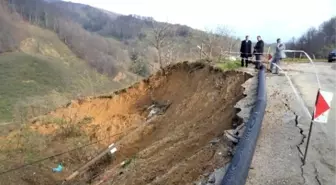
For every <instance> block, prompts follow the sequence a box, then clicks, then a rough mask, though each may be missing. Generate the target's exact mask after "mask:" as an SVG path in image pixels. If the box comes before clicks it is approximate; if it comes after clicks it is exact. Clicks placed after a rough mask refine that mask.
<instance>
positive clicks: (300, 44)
mask: <svg viewBox="0 0 336 185" xmlns="http://www.w3.org/2000/svg"><path fill="white" fill-rule="evenodd" d="M287 48H291V49H297V50H304V51H306V52H307V53H308V54H309V55H311V56H315V57H316V58H326V57H327V56H328V53H329V52H330V51H331V50H333V49H336V17H332V18H330V19H329V20H327V21H325V22H323V23H322V24H321V25H320V26H319V27H318V28H315V27H312V28H309V29H308V30H307V31H306V32H305V33H304V34H303V35H301V36H300V37H299V38H294V37H293V38H292V40H291V41H289V43H288V45H287Z"/></svg>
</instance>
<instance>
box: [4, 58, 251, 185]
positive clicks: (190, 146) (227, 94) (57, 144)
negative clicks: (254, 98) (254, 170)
mask: <svg viewBox="0 0 336 185" xmlns="http://www.w3.org/2000/svg"><path fill="white" fill-rule="evenodd" d="M250 77H251V76H250V75H249V74H247V73H243V72H237V71H227V72H223V71H222V70H220V69H218V68H214V67H212V66H209V65H207V64H203V63H187V62H184V63H179V64H176V65H172V66H168V67H167V68H165V69H164V72H158V73H157V74H155V75H152V76H150V77H149V78H148V79H145V80H143V81H141V82H139V83H136V84H134V85H133V86H131V87H129V88H127V89H122V90H119V91H117V92H115V93H113V95H106V96H99V97H88V98H85V99H79V100H74V101H72V102H71V103H69V104H67V105H66V106H65V107H61V108H58V109H56V110H55V111H53V112H51V113H49V114H48V115H46V116H44V118H37V119H35V120H34V121H33V122H32V123H31V124H30V126H29V129H30V130H31V132H35V133H39V134H40V135H43V136H44V137H46V136H47V137H48V136H50V137H52V136H53V137H54V136H56V135H57V139H49V140H47V141H48V142H50V143H48V144H47V146H49V147H48V149H45V150H47V151H48V152H51V151H54V152H56V150H57V149H60V148H61V149H62V147H61V146H63V149H64V148H65V147H64V146H65V145H66V146H67V147H68V148H69V145H68V143H66V142H67V141H68V140H69V137H78V138H83V136H85V137H86V138H87V139H88V140H89V141H90V142H95V141H99V142H98V146H99V147H98V148H99V149H100V150H102V149H104V148H106V147H107V146H109V145H110V144H111V143H115V144H116V146H117V149H118V151H117V152H116V154H115V155H114V156H113V157H108V160H107V159H106V158H104V160H103V161H99V162H97V163H96V164H94V165H93V166H91V167H90V168H89V170H87V172H86V173H84V174H82V175H80V176H79V177H77V178H76V179H75V180H74V181H73V182H70V184H73V183H75V182H76V184H77V183H82V184H97V183H98V182H103V184H113V185H114V184H115V185H139V184H153V185H154V184H157V185H159V184H160V185H162V184H181V185H182V184H183V185H185V184H193V182H194V181H196V180H198V179H199V178H200V177H201V176H202V175H205V174H207V173H210V172H211V171H212V170H213V169H215V168H218V167H221V166H223V165H225V163H227V162H228V161H229V160H230V155H229V148H230V146H229V144H228V142H225V140H224V139H223V136H222V135H223V131H224V130H226V129H230V128H232V121H233V120H235V119H236V118H237V117H236V113H237V109H235V108H234V105H235V104H236V103H237V102H238V101H239V100H240V99H242V98H243V97H244V95H243V90H244V89H243V87H242V86H241V85H242V84H243V83H244V82H245V81H246V80H247V79H248V78H250ZM157 103H158V104H165V105H169V106H167V107H166V109H165V110H164V111H163V112H161V114H159V115H156V116H154V117H153V118H151V119H148V114H149V112H150V110H149V107H151V105H153V104H157ZM46 117H48V119H46ZM51 118H52V119H51ZM56 120H57V121H56ZM59 120H62V122H64V123H66V124H67V127H66V128H76V129H80V130H81V132H78V133H82V134H78V133H77V134H71V132H70V133H68V132H66V133H67V134H57V133H65V131H63V132H60V130H61V129H64V126H60V124H59V122H60V121H59ZM83 122H85V123H83ZM70 125H73V126H74V127H71V126H70ZM12 135H15V134H12ZM216 138H219V139H218V140H216V141H215V142H212V141H213V140H214V139H216ZM47 141H46V142H47ZM76 141H78V140H76ZM78 143H83V142H77V146H78ZM79 145H80V144H79ZM51 146H53V147H51ZM40 148H41V147H40ZM70 148H71V147H70ZM98 151H99V150H97V148H96V152H95V153H96V155H97V154H98ZM40 153H44V154H46V153H47V152H45V151H43V150H41V152H40ZM88 155H92V151H91V150H85V149H84V150H81V155H77V156H76V157H77V158H79V159H78V160H67V157H69V156H63V157H59V158H58V160H56V159H55V158H54V159H53V162H56V161H62V162H63V164H64V165H65V170H64V172H63V174H61V175H60V174H56V175H55V174H53V173H52V172H51V171H49V172H47V171H44V173H47V174H48V176H49V179H48V182H47V181H46V176H43V181H42V182H43V184H53V183H54V182H59V181H60V179H62V178H65V177H67V176H69V175H70V174H71V172H73V171H74V170H76V169H77V168H78V167H80V166H81V165H84V164H85V163H86V162H87V161H88V160H89V159H92V158H93V157H95V156H94V155H93V156H88ZM81 156H82V158H80V157H81ZM122 161H127V165H124V166H123V167H119V164H120V163H121V162H122ZM41 168H42V167H41ZM43 168H44V169H46V167H43ZM22 174H25V173H22ZM25 178H27V175H25ZM31 178H35V179H34V182H36V184H38V183H42V182H40V181H39V179H36V177H31ZM0 184H1V183H0Z"/></svg>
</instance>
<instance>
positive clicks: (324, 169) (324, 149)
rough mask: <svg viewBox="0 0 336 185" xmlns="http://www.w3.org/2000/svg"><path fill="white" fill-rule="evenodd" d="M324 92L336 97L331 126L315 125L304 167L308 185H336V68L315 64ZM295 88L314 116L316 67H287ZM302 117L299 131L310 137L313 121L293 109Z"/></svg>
mask: <svg viewBox="0 0 336 185" xmlns="http://www.w3.org/2000/svg"><path fill="white" fill-rule="evenodd" d="M315 66H316V69H317V72H318V78H319V79H320V83H321V89H322V90H325V91H328V92H332V93H333V94H334V97H333V100H332V103H331V111H330V113H329V117H328V123H326V124H323V123H315V124H314V126H313V131H312V136H311V141H310V145H309V149H308V155H307V162H306V164H305V165H304V166H303V169H304V177H305V179H306V184H325V185H333V184H336V179H335V174H336V170H335V169H336V159H335V155H336V100H335V99H336V96H335V95H336V64H335V63H327V62H316V63H315ZM284 68H285V69H288V71H287V72H288V74H289V75H290V77H291V79H292V80H293V83H294V85H295V87H297V88H298V90H299V92H300V94H301V96H302V98H303V100H304V102H305V104H306V105H307V107H308V109H309V111H310V112H311V113H312V112H313V109H314V104H315V99H316V93H317V90H318V85H317V80H316V76H315V72H314V71H315V70H314V67H313V65H312V64H309V63H304V64H289V65H284ZM293 109H295V111H296V113H297V114H298V115H299V116H300V119H299V120H298V122H299V127H300V128H301V129H303V134H304V135H305V136H307V135H308V129H309V124H310V119H311V118H309V117H307V116H306V114H304V112H303V111H302V108H301V107H300V106H298V107H296V108H293ZM306 142H307V139H305V140H304V143H303V144H301V145H300V149H301V151H305V146H306Z"/></svg>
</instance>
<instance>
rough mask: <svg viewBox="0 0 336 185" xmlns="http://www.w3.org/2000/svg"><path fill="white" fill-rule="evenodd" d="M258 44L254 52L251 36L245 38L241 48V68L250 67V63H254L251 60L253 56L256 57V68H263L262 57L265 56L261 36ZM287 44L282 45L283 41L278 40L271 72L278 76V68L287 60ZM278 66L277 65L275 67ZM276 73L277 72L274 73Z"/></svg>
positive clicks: (258, 37) (258, 38)
mask: <svg viewBox="0 0 336 185" xmlns="http://www.w3.org/2000/svg"><path fill="white" fill-rule="evenodd" d="M257 40H258V41H257V43H256V45H255V46H254V47H253V52H252V42H251V41H250V40H249V36H248V35H247V36H246V37H245V40H243V41H242V42H241V46H240V57H241V66H242V67H244V66H245V67H248V63H250V62H252V60H249V58H250V57H252V54H253V55H254V56H255V62H254V64H255V68H256V69H259V68H260V66H261V57H262V56H263V55H264V41H263V40H262V39H261V37H260V36H257ZM285 49H286V48H285V44H283V43H281V40H280V39H279V38H278V39H277V46H276V49H275V53H274V56H273V59H272V61H271V67H270V71H271V72H272V73H275V74H278V73H279V69H278V67H277V66H279V64H280V61H281V60H282V59H284V58H286V54H285V52H284V50H285ZM274 64H276V65H274ZM273 71H275V72H273Z"/></svg>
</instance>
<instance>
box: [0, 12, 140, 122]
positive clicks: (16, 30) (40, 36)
mask: <svg viewBox="0 0 336 185" xmlns="http://www.w3.org/2000/svg"><path fill="white" fill-rule="evenodd" d="M0 15H1V17H0V25H1V26H0V29H3V31H2V34H1V35H0V77H1V79H2V81H3V83H1V84H0V97H1V101H0V122H4V121H5V122H8V121H19V122H22V119H27V118H29V117H34V116H37V115H40V114H44V113H46V112H48V111H50V110H52V109H54V108H56V107H59V106H61V105H63V104H65V103H67V102H68V101H69V100H70V99H73V98H76V97H80V96H88V95H94V94H100V93H106V92H111V91H113V90H115V89H118V88H121V87H123V86H125V85H128V84H129V83H130V82H131V81H133V80H134V78H135V76H134V75H132V74H129V73H127V74H129V75H127V76H128V77H127V79H122V78H120V79H117V80H115V79H113V78H109V77H107V76H105V75H102V74H99V73H98V72H97V71H96V70H94V69H92V68H91V67H90V66H89V65H88V64H87V63H86V62H85V61H83V60H81V59H79V58H78V57H77V56H76V55H75V54H74V53H73V52H72V51H71V49H69V48H68V46H67V45H66V44H64V43H63V42H62V41H61V40H60V39H59V37H58V36H57V35H56V34H55V33H54V32H52V31H49V30H46V29H42V28H40V27H36V26H33V25H30V24H27V23H24V22H22V21H21V20H20V17H18V16H17V15H16V14H11V13H10V12H9V11H7V10H6V8H4V7H3V6H0ZM1 52H2V54H1ZM125 78H126V77H125Z"/></svg>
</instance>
